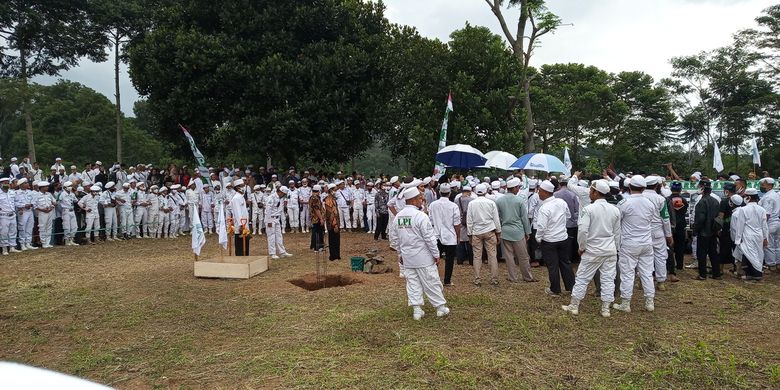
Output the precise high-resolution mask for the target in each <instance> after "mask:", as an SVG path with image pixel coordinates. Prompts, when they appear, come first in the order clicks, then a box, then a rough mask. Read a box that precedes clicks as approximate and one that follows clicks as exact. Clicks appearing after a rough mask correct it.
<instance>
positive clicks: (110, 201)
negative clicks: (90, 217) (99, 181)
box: [100, 190, 115, 207]
mask: <svg viewBox="0 0 780 390" xmlns="http://www.w3.org/2000/svg"><path fill="white" fill-rule="evenodd" d="M100 203H101V204H102V205H103V207H106V206H108V207H114V206H115V205H114V193H112V192H111V191H109V190H105V191H103V192H102V193H101V194H100Z"/></svg>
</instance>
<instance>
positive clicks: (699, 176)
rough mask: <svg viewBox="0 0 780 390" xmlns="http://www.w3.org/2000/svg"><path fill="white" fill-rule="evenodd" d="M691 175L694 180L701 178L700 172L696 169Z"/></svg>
mask: <svg viewBox="0 0 780 390" xmlns="http://www.w3.org/2000/svg"><path fill="white" fill-rule="evenodd" d="M691 177H695V178H696V180H701V172H699V171H696V172H694V173H692V174H691Z"/></svg>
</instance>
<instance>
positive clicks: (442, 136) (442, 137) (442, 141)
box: [433, 92, 452, 180]
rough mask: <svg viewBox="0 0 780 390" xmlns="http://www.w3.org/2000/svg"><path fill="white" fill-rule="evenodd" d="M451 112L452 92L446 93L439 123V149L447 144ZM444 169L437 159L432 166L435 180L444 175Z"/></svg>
mask: <svg viewBox="0 0 780 390" xmlns="http://www.w3.org/2000/svg"><path fill="white" fill-rule="evenodd" d="M451 112H452V92H450V94H449V95H447V109H445V110H444V121H443V122H442V124H441V132H439V150H442V149H443V148H444V147H445V146H447V122H449V118H450V113H451ZM446 171H447V168H446V167H445V166H444V164H442V163H440V162H438V161H437V162H436V165H434V167H433V177H434V178H436V180H439V179H440V178H441V177H442V176H444V172H446Z"/></svg>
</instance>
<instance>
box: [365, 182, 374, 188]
mask: <svg viewBox="0 0 780 390" xmlns="http://www.w3.org/2000/svg"><path fill="white" fill-rule="evenodd" d="M366 185H367V186H371V187H373V186H374V182H373V181H367V182H366Z"/></svg>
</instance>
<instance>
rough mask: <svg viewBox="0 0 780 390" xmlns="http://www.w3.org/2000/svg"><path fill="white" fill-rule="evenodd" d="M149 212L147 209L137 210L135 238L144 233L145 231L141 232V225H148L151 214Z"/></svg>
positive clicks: (134, 228)
mask: <svg viewBox="0 0 780 390" xmlns="http://www.w3.org/2000/svg"><path fill="white" fill-rule="evenodd" d="M147 211H148V210H146V207H138V208H136V209H135V226H134V227H133V233H134V235H135V236H140V235H141V233H143V231H141V229H142V227H141V224H143V225H146V224H147V223H148V222H147V221H148V218H149V214H148V213H147Z"/></svg>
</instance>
